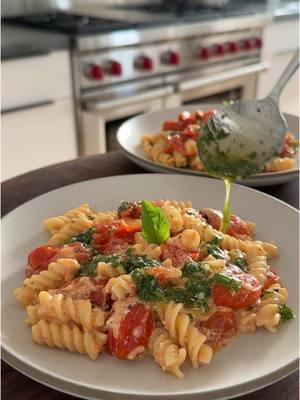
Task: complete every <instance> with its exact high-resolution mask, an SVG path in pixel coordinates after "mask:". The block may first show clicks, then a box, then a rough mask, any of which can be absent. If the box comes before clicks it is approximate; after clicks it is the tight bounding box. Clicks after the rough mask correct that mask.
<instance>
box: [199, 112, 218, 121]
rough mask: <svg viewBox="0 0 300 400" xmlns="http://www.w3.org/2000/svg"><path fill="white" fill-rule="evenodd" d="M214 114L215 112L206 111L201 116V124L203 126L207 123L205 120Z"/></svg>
mask: <svg viewBox="0 0 300 400" xmlns="http://www.w3.org/2000/svg"><path fill="white" fill-rule="evenodd" d="M215 113H216V110H210V111H206V112H205V113H204V114H203V116H202V119H201V122H202V123H204V124H205V123H206V122H207V120H208V119H209V118H210V117H212V116H213V115H214V114H215Z"/></svg>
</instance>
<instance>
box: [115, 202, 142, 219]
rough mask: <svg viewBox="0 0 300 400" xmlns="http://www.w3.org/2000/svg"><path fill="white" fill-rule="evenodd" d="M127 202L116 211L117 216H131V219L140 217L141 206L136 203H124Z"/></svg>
mask: <svg viewBox="0 0 300 400" xmlns="http://www.w3.org/2000/svg"><path fill="white" fill-rule="evenodd" d="M123 204H124V203H123ZM127 204H128V207H127V208H123V209H122V210H120V211H118V215H119V217H120V218H132V219H138V218H141V214H142V206H141V205H140V204H138V203H126V205H127Z"/></svg>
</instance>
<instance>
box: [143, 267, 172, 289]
mask: <svg viewBox="0 0 300 400" xmlns="http://www.w3.org/2000/svg"><path fill="white" fill-rule="evenodd" d="M145 272H146V274H147V275H153V276H155V278H156V280H157V281H158V283H159V284H160V285H162V286H166V285H167V284H168V283H169V276H168V271H167V270H166V268H161V267H152V268H146V269H145Z"/></svg>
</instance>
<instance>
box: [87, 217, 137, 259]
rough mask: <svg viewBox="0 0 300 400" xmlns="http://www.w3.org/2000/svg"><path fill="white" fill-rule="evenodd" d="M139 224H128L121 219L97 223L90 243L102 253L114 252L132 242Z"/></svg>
mask: <svg viewBox="0 0 300 400" xmlns="http://www.w3.org/2000/svg"><path fill="white" fill-rule="evenodd" d="M140 230H141V227H140V226H139V225H128V224H126V223H125V222H124V221H123V220H122V219H120V220H116V221H111V222H108V223H106V224H102V225H99V226H98V227H97V228H96V230H95V233H94V234H93V241H92V244H93V245H94V246H95V248H96V249H97V250H98V251H100V252H101V253H103V254H111V253H115V252H117V251H119V250H122V249H124V248H126V247H128V244H133V243H134V235H135V233H136V232H139V231H140Z"/></svg>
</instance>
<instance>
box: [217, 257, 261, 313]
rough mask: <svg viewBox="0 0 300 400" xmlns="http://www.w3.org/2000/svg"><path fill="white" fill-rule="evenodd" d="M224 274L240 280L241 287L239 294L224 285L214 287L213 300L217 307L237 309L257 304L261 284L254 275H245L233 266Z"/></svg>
mask: <svg viewBox="0 0 300 400" xmlns="http://www.w3.org/2000/svg"><path fill="white" fill-rule="evenodd" d="M224 273H225V275H228V276H230V277H234V278H237V279H239V281H240V282H241V287H240V288H239V289H238V291H237V292H234V291H232V290H230V289H228V288H226V287H224V286H222V285H216V284H215V285H213V288H212V294H213V300H214V303H215V304H216V305H217V306H224V307H230V308H233V309H237V308H243V307H248V306H251V305H253V304H255V303H256V301H257V300H258V299H259V297H260V294H261V284H260V283H259V281H258V280H257V279H256V278H255V277H254V276H253V275H250V274H246V273H243V272H242V271H241V270H240V269H239V268H238V267H235V266H233V265H232V266H231V267H230V269H228V270H226V271H225V272H224Z"/></svg>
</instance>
